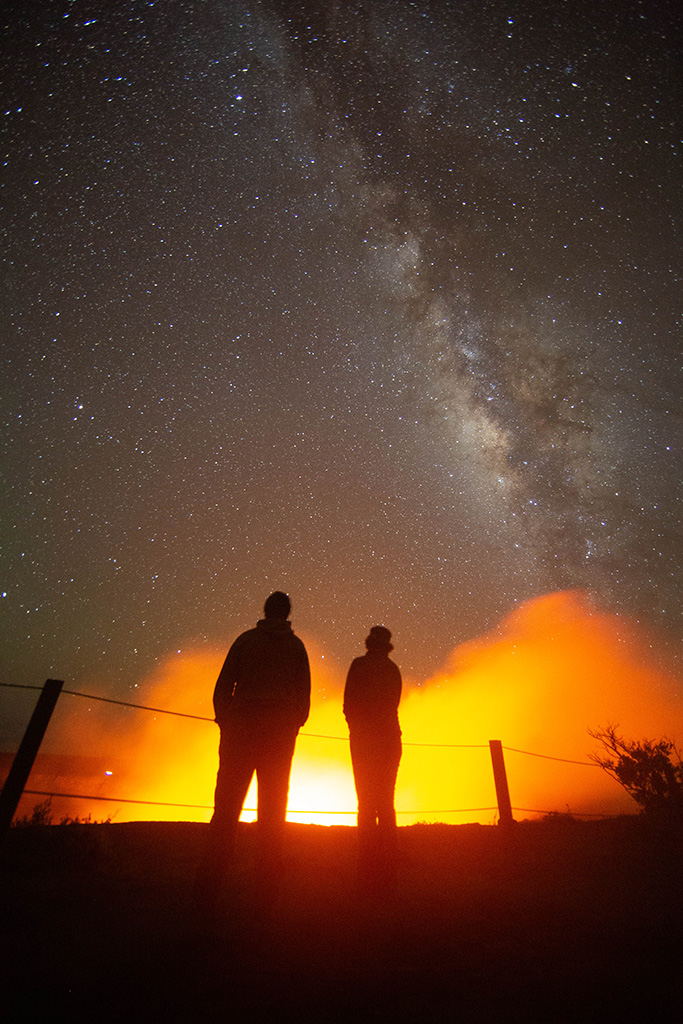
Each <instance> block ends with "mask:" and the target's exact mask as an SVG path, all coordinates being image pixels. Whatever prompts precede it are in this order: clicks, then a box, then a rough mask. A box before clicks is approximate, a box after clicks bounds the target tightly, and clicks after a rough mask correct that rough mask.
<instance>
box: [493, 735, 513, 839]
mask: <svg viewBox="0 0 683 1024" xmlns="http://www.w3.org/2000/svg"><path fill="white" fill-rule="evenodd" d="M489 749H490V751H491V764H492V765H493V779H494V781H495V783H496V799H497V800H498V824H499V825H513V824H514V821H515V819H514V818H513V817H512V807H511V806H510V791H509V789H508V778H507V773H506V771H505V758H504V757H503V744H502V743H501V741H500V740H489Z"/></svg>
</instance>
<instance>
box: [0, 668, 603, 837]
mask: <svg viewBox="0 0 683 1024" xmlns="http://www.w3.org/2000/svg"><path fill="white" fill-rule="evenodd" d="M0 687H4V688H11V689H17V690H42V689H43V687H42V686H31V685H26V684H21V683H5V682H0ZM61 693H62V694H64V695H66V696H69V697H79V698H82V699H86V700H89V701H98V702H101V703H104V704H112V705H117V706H119V707H126V708H132V709H134V710H139V711H150V712H153V713H154V714H160V715H172V716H174V717H177V718H187V719H192V720H194V721H200V722H209V723H213V722H214V721H215V719H214V718H210V717H208V716H206V715H193V714H190V713H188V712H185V711H172V710H170V709H168V708H156V707H152V706H150V705H148V704H136V703H133V702H131V701H123V700H116V699H114V698H112V697H103V696H101V695H99V694H92V693H83V692H81V691H79V690H65V689H62V690H61ZM299 735H300V736H305V737H309V738H315V739H323V740H331V741H336V742H344V743H348V736H334V735H329V734H326V733H312V732H307V731H306V730H301V731H300V732H299ZM402 745H403V746H404V747H426V748H437V749H451V750H456V749H457V750H466V749H467V750H487V749H489V744H488V743H424V742H415V741H410V740H403V741H402ZM502 750H504V751H506V752H510V753H515V754H522V755H524V756H527V757H538V758H543V759H544V760H548V761H556V762H559V763H562V764H573V765H579V766H581V767H585V768H599V767H600V766H599V765H598V764H597V763H596V762H595V761H578V760H574V759H572V758H566V757H556V756H553V755H551V754H541V753H538V752H536V751H531V750H520V749H518V748H516V747H506V746H502ZM24 793H25V794H27V795H32V796H43V797H48V798H50V799H51V798H53V797H54V798H57V797H60V798H65V799H73V800H84V801H90V800H92V801H103V802H109V803H117V804H136V805H140V806H154V807H178V808H185V809H192V810H202V811H205V810H213V804H194V803H180V802H176V801H163V800H141V799H134V798H131V797H112V796H102V795H100V794H86V793H62V792H57V791H49V790H38V789H24ZM498 809H499V808H498V806H497V805H493V806H490V807H457V808H439V809H436V810H424V809H422V808H420V809H419V810H397V812H396V813H397V814H401V815H413V816H414V815H418V814H424V815H435V814H475V813H477V814H479V813H486V812H491V811H497V810H498ZM512 810H513V811H517V812H520V811H521V812H523V813H527V814H554V813H556V811H555V810H547V809H545V810H544V809H539V808H531V807H518V806H514V805H513V806H512ZM243 811H247V812H255V811H256V808H255V807H247V806H245V807H244V808H243ZM287 813H288V815H290V814H291V815H308V816H311V815H316V816H317V815H336V816H355V815H356V813H357V811H356V810H355V809H354V810H326V809H324V810H310V809H307V810H296V809H293V808H288V809H287ZM571 813H572V815H574V816H576V817H581V818H605V817H611V816H613V815H610V814H609V813H601V812H574V811H572V812H571Z"/></svg>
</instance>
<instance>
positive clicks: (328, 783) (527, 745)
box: [22, 591, 683, 825]
mask: <svg viewBox="0 0 683 1024" xmlns="http://www.w3.org/2000/svg"><path fill="white" fill-rule="evenodd" d="M303 639H304V640H305V642H306V645H307V647H308V650H309V654H310V659H311V668H312V674H313V704H312V711H311V716H310V718H309V720H308V722H307V723H306V725H305V727H304V729H303V731H302V733H301V735H300V737H299V740H298V744H297V750H296V756H295V760H294V766H293V771H292V782H291V788H290V801H289V807H290V819H291V820H294V821H303V822H318V823H321V824H349V825H350V824H354V823H355V818H354V815H353V812H354V810H355V792H354V788H353V777H352V774H351V764H350V759H349V754H348V743H347V739H346V737H347V732H346V725H345V722H344V717H343V715H342V710H341V701H342V690H343V683H344V675H345V669H346V666H341V665H335V664H332V663H331V662H330V660H329V658H327V657H325V656H324V653H323V652H322V650H321V649H320V646H319V644H318V643H317V642H316V641H315V640H314V639H313V638H312V637H308V636H304V637H303ZM395 639H396V648H397V649H396V652H395V654H396V660H397V662H398V664H399V665H400V661H401V659H400V647H401V639H400V637H396V638H395ZM224 653H225V652H224V651H213V652H210V653H207V652H206V650H202V651H201V652H200V651H194V652H191V653H189V654H183V655H177V654H176V655H174V656H171V657H169V658H168V659H167V660H166V661H165V662H164V663H163V664H162V665H161V666H160V667H159V668H158V670H157V671H156V672H155V673H154V674H153V676H152V677H151V678H150V679H148V680H147V681H146V682H145V683H144V684H142V685H141V686H140V687H139V688H138V689H137V690H136V691H135V695H134V696H132V697H131V700H134V701H136V702H138V703H140V704H147V705H151V706H153V707H156V708H165V709H169V710H174V711H179V712H184V713H189V714H193V715H200V716H207V717H211V716H212V714H213V711H212V705H211V696H212V692H213V685H214V681H215V679H216V676H217V674H218V671H219V669H220V666H221V664H222V660H223V657H224ZM356 653H360V651H358V652H356V651H350V652H349V660H350V659H351V657H353V656H355V654H356ZM88 689H89V690H91V692H93V693H97V692H98V689H97V686H96V684H93V685H92V686H91V687H89V688H88ZM674 689H675V680H674V679H673V677H672V676H670V675H667V673H666V672H665V671H664V670H663V669H662V668H661V667H659V668H658V667H657V666H656V664H655V661H654V659H653V657H652V653H651V651H650V648H649V647H648V645H647V643H646V642H645V641H644V640H643V637H642V635H641V634H640V632H639V630H638V629H637V627H635V626H634V625H633V624H629V623H628V622H626V621H625V620H624V619H623V618H621V617H615V616H613V615H610V614H607V613H605V612H602V611H599V610H597V609H596V608H595V607H593V606H592V604H591V602H590V600H589V599H588V598H587V597H586V596H585V595H584V594H581V593H579V592H575V591H566V592H560V593H554V594H548V595H546V596H544V597H541V598H538V599H535V600H532V601H529V602H527V603H526V604H525V605H523V606H522V607H520V608H519V609H518V610H517V611H516V612H514V613H513V614H511V615H510V616H509V617H508V618H507V619H505V620H504V622H503V623H502V624H501V626H500V628H499V629H498V630H497V631H495V632H493V633H490V634H488V635H487V636H483V637H481V638H479V639H477V640H474V641H471V642H469V643H465V644H462V645H460V646H459V647H456V648H455V650H454V651H453V653H452V654H451V656H450V658H449V659H448V662H447V664H446V665H445V666H444V667H443V668H442V669H441V670H440V671H439V672H437V673H436V675H435V676H434V677H433V678H432V679H429V680H428V681H426V682H423V683H422V684H419V683H417V682H416V681H409V680H405V681H404V697H403V700H402V702H401V708H400V718H401V726H402V729H403V740H404V744H405V745H404V752H403V760H402V762H401V768H400V771H399V777H398V785H397V793H396V806H397V810H398V811H399V823H400V824H410V823H413V822H416V821H447V822H452V823H459V822H465V821H468V822H471V821H479V822H483V823H488V822H492V821H494V820H495V819H496V816H497V812H496V809H495V803H496V799H495V790H494V784H493V775H492V771H491V761H490V755H489V750H488V740H489V739H499V740H501V741H502V743H503V747H504V750H505V761H506V766H507V775H508V782H509V787H510V796H511V801H512V805H513V808H514V809H516V810H515V811H514V814H515V817H517V818H522V817H533V816H534V815H536V814H538V813H542V812H547V811H570V812H572V813H575V814H582V813H584V814H589V813H595V814H598V813H605V814H610V813H611V814H613V813H621V812H626V813H629V812H635V811H636V810H637V808H636V805H635V803H634V802H633V801H632V800H631V799H630V798H629V797H628V796H627V795H626V794H625V793H624V792H623V790H622V789H621V788H620V787H619V786H618V785H617V784H616V783H615V782H614V781H612V780H611V779H610V778H609V777H608V776H607V775H606V774H605V773H604V772H603V771H602V770H601V769H600V768H598V767H596V766H594V765H593V764H591V763H588V764H566V763H562V762H561V761H556V760H551V759H549V758H566V759H569V760H574V761H580V762H587V761H588V754H589V753H591V752H595V751H597V750H598V749H599V748H598V744H597V743H596V741H595V740H593V739H592V738H591V737H590V736H589V735H588V729H597V728H599V727H602V726H605V725H607V724H608V723H617V724H618V725H619V731H620V732H622V733H623V735H625V736H626V737H628V738H633V739H642V738H646V737H647V738H660V737H662V736H666V737H668V738H670V739H676V738H678V739H679V740H680V739H681V737H682V736H683V708H682V707H681V702H680V700H679V701H676V700H675V698H674V696H673V693H674ZM316 734H320V735H322V736H323V737H338V738H320V737H319V735H316ZM48 737H49V741H50V742H49V748H50V749H51V750H53V751H60V752H62V753H69V754H78V755H83V756H88V757H92V756H94V755H95V756H97V758H98V759H99V760H98V767H97V770H96V772H95V774H90V776H89V777H81V778H80V779H78V781H74V779H73V778H72V779H70V780H65V779H62V780H61V781H60V780H59V779H57V780H55V782H54V783H53V787H54V789H56V790H60V791H61V792H70V793H84V794H88V795H93V796H111V797H117V798H122V797H128V798H136V799H139V800H148V801H166V802H168V803H171V804H173V806H168V807H158V806H149V805H144V804H134V803H130V804H127V803H118V802H117V801H116V800H115V801H114V802H106V803H105V802H100V801H97V802H95V801H84V800H70V801H64V800H59V801H57V800H55V801H54V811H53V813H54V816H55V817H58V816H59V815H61V814H64V813H67V811H68V813H69V814H71V815H74V814H79V815H81V816H83V815H85V814H88V813H91V814H92V816H93V818H96V819H101V818H106V817H109V816H111V817H112V818H113V819H114V820H116V821H128V820H165V819H169V820H177V819H188V820H196V821H207V820H208V819H209V817H210V813H211V811H210V805H211V803H212V799H213V785H214V781H215V775H216V768H217V748H218V729H217V727H216V725H215V724H213V723H211V722H206V721H194V720H192V719H188V718H182V717H175V716H171V715H165V714H156V713H152V712H149V711H140V710H131V709H124V708H117V707H113V706H111V705H107V704H102V703H94V702H93V703H89V702H87V701H85V700H83V699H81V698H76V697H70V696H67V695H64V696H62V697H61V698H60V701H59V704H58V708H57V711H56V712H55V718H54V720H53V723H52V725H51V727H50V731H49V733H48ZM420 744H435V746H421V745H420ZM439 744H440V745H441V746H439ZM449 744H450V745H453V744H454V745H463V746H462V747H458V746H455V747H453V746H448V745H449ZM511 748H512V749H511ZM518 751H528V752H531V753H520V752H518ZM532 755H545V756H542V757H541V756H532ZM107 759H109V760H108V761H107ZM105 761H106V762H107V763H105ZM105 771H107V772H111V773H112V774H105ZM31 786H32V783H31V782H29V788H31ZM65 786H68V787H69V788H65ZM76 786H77V787H78V788H75V787H76ZM255 799H256V794H255V785H252V789H251V790H250V793H249V796H248V797H247V802H246V807H247V808H253V807H254V806H255ZM29 800H30V801H31V802H30V804H28V803H27V801H29ZM36 800H37V798H36V797H25V798H24V803H23V804H22V811H23V813H26V811H27V809H29V808H30V807H31V806H33V804H35V803H36ZM179 804H195V805H206V806H204V807H201V806H200V807H198V808H191V807H181V806H178V805H179ZM253 816H254V815H253V814H250V813H249V812H247V811H245V813H244V815H243V817H244V819H245V820H250V819H251V818H253Z"/></svg>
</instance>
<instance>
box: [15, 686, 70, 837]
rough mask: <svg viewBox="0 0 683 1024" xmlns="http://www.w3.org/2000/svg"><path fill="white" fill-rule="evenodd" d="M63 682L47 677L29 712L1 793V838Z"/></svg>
mask: <svg viewBox="0 0 683 1024" xmlns="http://www.w3.org/2000/svg"><path fill="white" fill-rule="evenodd" d="M63 686H64V682H63V681H62V680H61V679H48V680H46V682H45V686H44V687H43V689H42V692H41V694H40V697H39V698H38V702H37V704H36V706H35V708H34V710H33V714H32V715H31V720H30V722H29V723H28V725H27V726H26V732H25V733H24V738H23V739H22V741H21V743H20V745H19V749H18V750H17V752H16V755H15V757H14V761H13V762H12V767H11V768H10V770H9V775H8V776H7V780H6V782H5V785H4V787H3V790H2V793H0V842H2V840H3V839H4V838H5V835H6V834H7V832H8V830H9V827H10V825H11V824H12V818H13V817H14V813H15V811H16V809H17V807H18V806H19V801H20V800H21V795H22V793H23V792H24V786H25V785H26V782H27V780H28V777H29V775H30V774H31V769H32V768H33V762H34V761H35V759H36V754H37V753H38V751H39V749H40V744H41V743H42V741H43V736H44V735H45V730H46V729H47V727H48V724H49V722H50V718H51V717H52V712H53V711H54V709H55V704H56V703H57V698H58V697H59V695H60V693H61V692H62V687H63Z"/></svg>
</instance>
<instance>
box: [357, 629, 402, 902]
mask: <svg viewBox="0 0 683 1024" xmlns="http://www.w3.org/2000/svg"><path fill="white" fill-rule="evenodd" d="M365 646H366V648H367V654H364V655H363V656H362V657H360V658H355V659H354V661H353V662H352V663H351V667H350V669H349V673H348V676H347V677H346V688H345V690H344V715H345V717H346V721H347V723H348V726H349V740H350V745H351V763H352V765H353V778H354V782H355V784H356V795H357V797H358V841H359V844H358V849H359V869H360V877H361V881H363V882H366V883H370V884H372V885H375V884H377V883H381V882H383V881H385V882H392V881H393V878H394V872H395V866H396V811H395V809H394V790H395V788H396V776H397V775H398V766H399V763H400V761H401V728H400V726H399V721H398V705H399V702H400V700H401V687H402V680H401V673H400V671H399V668H398V666H397V665H395V664H394V662H393V661H391V660H390V658H389V652H390V651H392V650H393V646H392V644H391V633H390V631H389V630H388V629H386V628H385V627H384V626H373V627H372V629H371V630H370V634H369V636H368V637H367V639H366V641H365Z"/></svg>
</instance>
